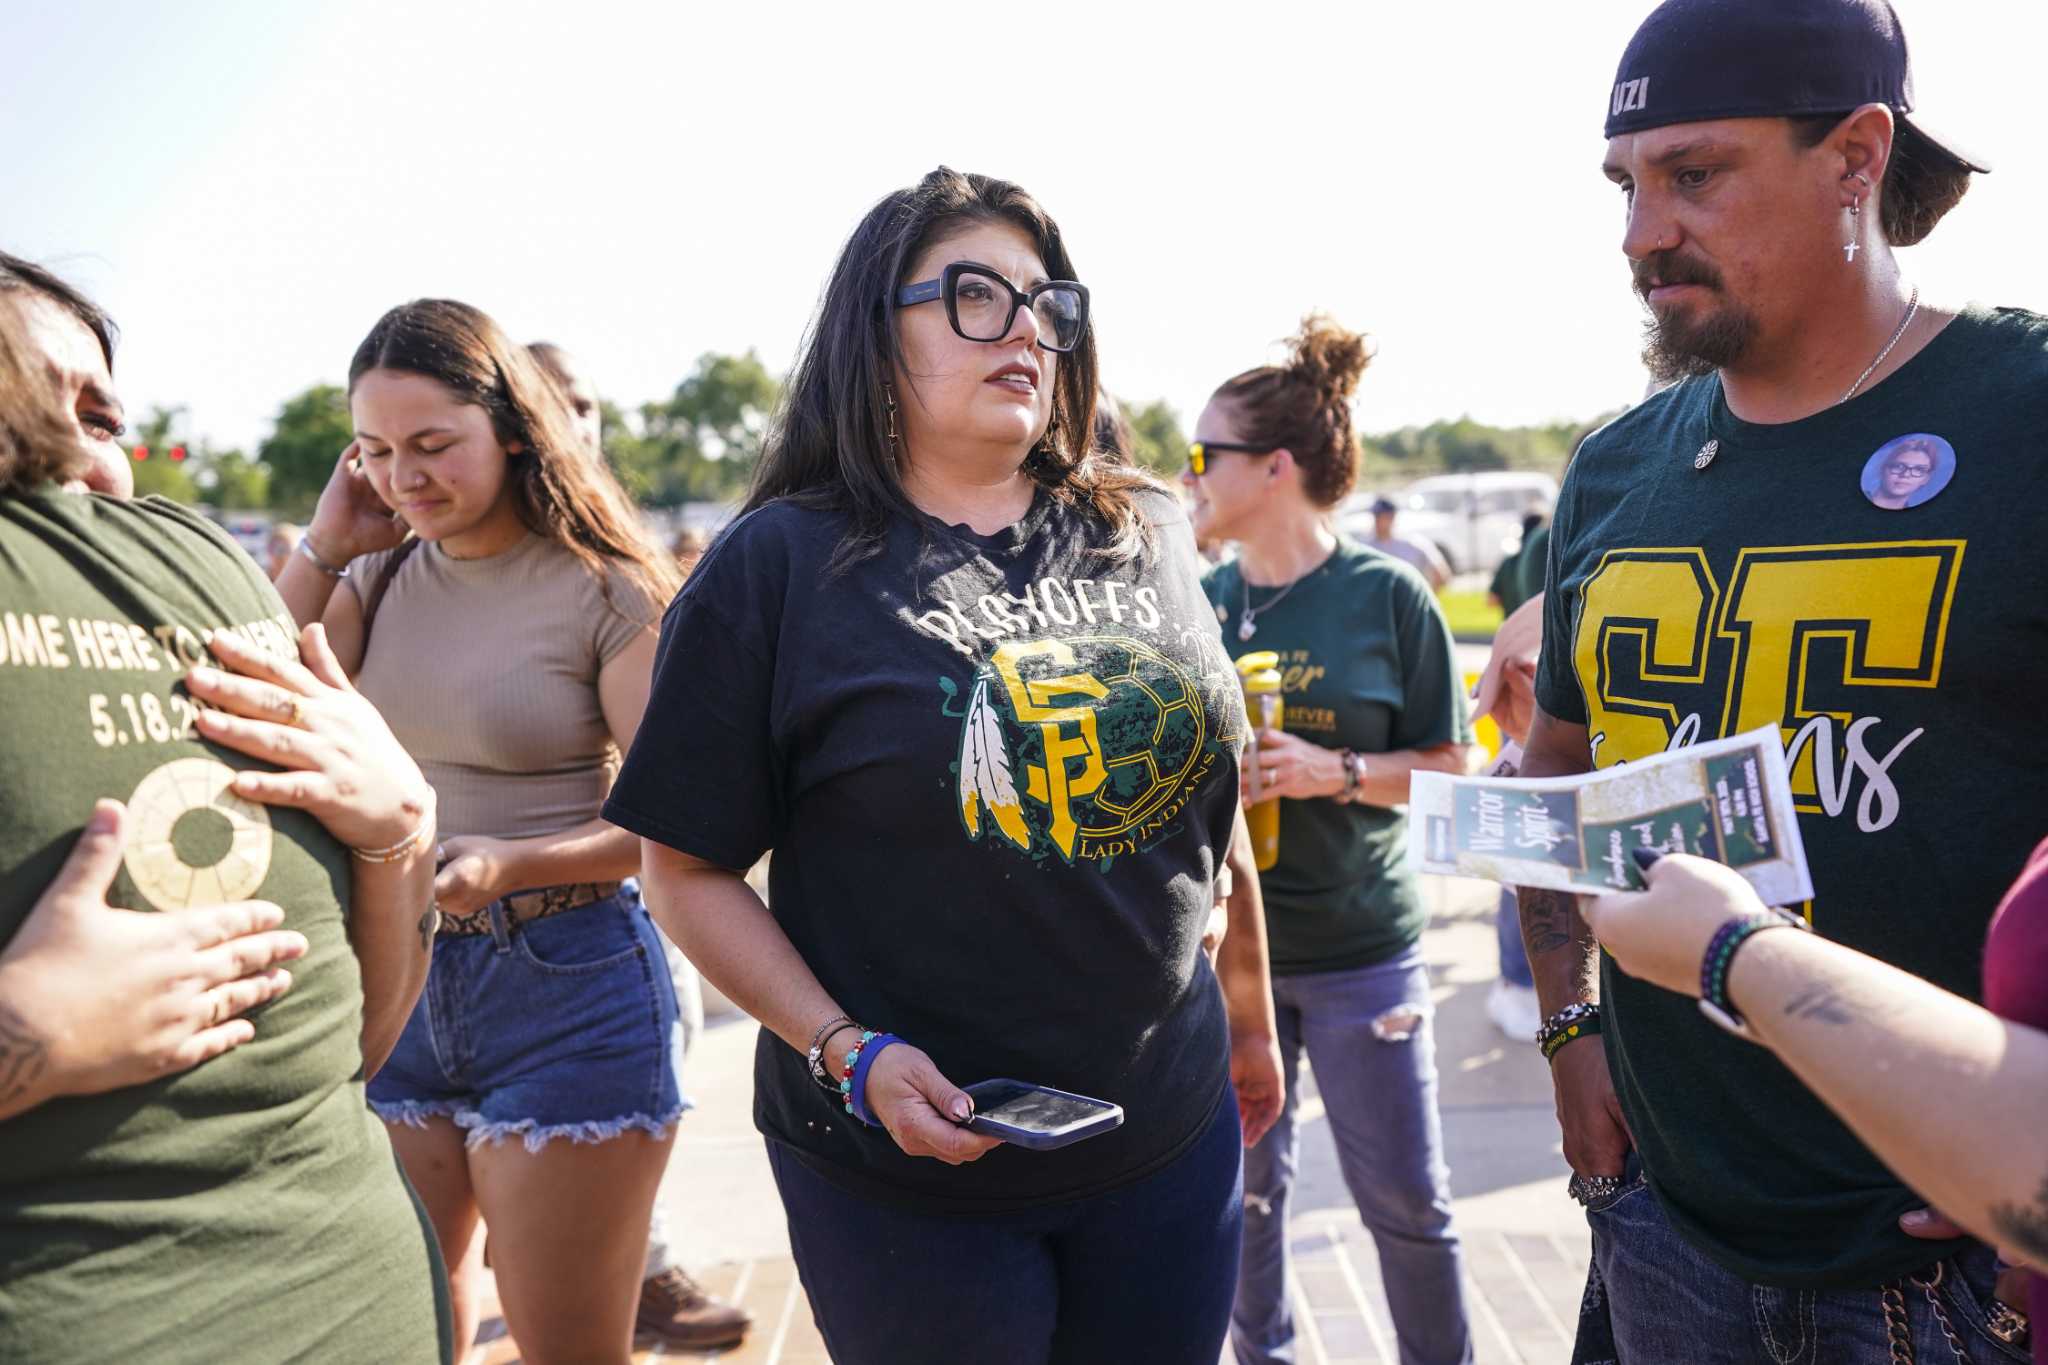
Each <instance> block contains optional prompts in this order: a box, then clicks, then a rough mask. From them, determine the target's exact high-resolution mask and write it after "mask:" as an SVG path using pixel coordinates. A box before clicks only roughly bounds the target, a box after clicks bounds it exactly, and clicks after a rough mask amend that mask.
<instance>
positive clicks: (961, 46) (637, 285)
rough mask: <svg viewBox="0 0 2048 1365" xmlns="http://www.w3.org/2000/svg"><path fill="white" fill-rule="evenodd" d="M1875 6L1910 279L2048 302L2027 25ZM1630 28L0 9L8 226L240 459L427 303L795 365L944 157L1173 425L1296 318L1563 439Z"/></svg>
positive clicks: (1085, 12) (1112, 380)
mask: <svg viewBox="0 0 2048 1365" xmlns="http://www.w3.org/2000/svg"><path fill="white" fill-rule="evenodd" d="M1897 6H1898V9H1899V11H1900V14H1901V17H1902V18H1903V20H1904V22H1905V25H1906V31H1907V35H1908V37H1909V39H1910V40H1911V43H1912V47H1913V52H1914V56H1915V66H1916V78H1917V83H1918V94H1919V107H1920V109H1921V111H1922V112H1923V113H1924V115H1925V116H1926V118H1927V119H1928V121H1929V123H1930V124H1931V125H1932V126H1934V127H1936V128H1938V129H1941V130H1943V131H1944V132H1947V133H1950V134H1952V135H1954V136H1955V137H1957V138H1958V139H1959V140H1960V141H1962V142H1963V143H1964V145H1966V146H1968V147H1969V148H1971V149H1972V150H1973V151H1975V152H1977V153H1978V154H1980V155H1982V156H1985V157H1987V158H1989V159H1990V160H1992V161H1993V162H1994V163H1995V164H1996V166H1997V167H1998V170H1997V172H1996V173H1995V174H1993V175H1991V176H1989V177H1985V178H1983V179H1982V181H1981V183H1979V184H1978V186H1977V187H1976V188H1975V189H1974V190H1973V191H1972V193H1971V195H1970V198H1969V199H1968V200H1966V201H1965V202H1964V204H1963V205H1962V206H1961V207H1960V208H1959V209H1958V210H1957V211H1956V213H1955V214H1954V215H1953V216H1952V217H1951V218H1950V219H1949V220H1948V221H1947V222H1945V223H1944V224H1943V225H1942V227H1941V228H1940V230H1939V231H1937V232H1936V233H1935V234H1934V237H1933V238H1932V240H1931V241H1930V242H1929V243H1928V244H1927V245H1926V246H1924V247H1920V248H1916V249H1915V250H1914V251H1912V252H1909V253H1907V268H1908V271H1909V272H1910V273H1911V274H1912V276H1913V277H1914V278H1916V279H1917V280H1918V281H1919V282H1920V283H1921V284H1922V285H1923V287H1924V289H1925V292H1926V293H1927V294H1928V296H1929V297H1931V298H1934V299H1937V300H1941V301H1945V302H1958V301H1962V300H1965V299H1978V300H1981V301H1984V302H1989V303H2020V304H2027V305H2031V306H2034V307H2040V308H2044V309H2048V255H2044V253H2043V251H2042V250H2041V247H2040V242H2041V238H2042V236H2043V233H2044V230H2048V152H2044V151H2043V149H2042V146H2041V142H2040V139H2039V130H2040V128H2041V127H2042V111H2041V109H2040V106H2039V103H2038V96H2037V95H2036V94H2035V93H2034V91H2035V90H2036V89H2037V86H2038V80H2037V77H2038V66H2039V61H2040V54H2041V52H2042V51H2044V50H2048V5H2041V4H2009V3H1993V0H1938V2H1937V0H1897ZM1649 8H1650V6H1649V4H1648V2H1647V0H1570V3H1566V4H1529V3H1526V2H1525V0H1466V2H1456V0H1446V2H1445V3H1439V4H1419V5H1418V4H1403V5H1398V6H1397V5H1392V4H1387V3H1383V2H1382V0H1365V2H1364V3H1354V4H1337V3H1318V4H1294V3H1286V2H1284V0H1264V2H1263V3H1259V4H1254V5H1235V6H1230V7H1228V8H1215V7H1208V6H1201V5H1179V6H1167V5H1139V4H1134V3H1118V2H1117V0H1093V3H1087V4H1066V3H1043V2H1041V3H1038V4H1034V5H1032V6H1030V7H1028V9H1027V10H1025V11H1017V12H1014V14H1013V12H1011V11H1005V10H996V11H982V10H978V9H976V8H974V7H968V6H961V5H957V4H949V5H940V4H930V5H928V4H888V3H881V4H866V5H845V4H835V5H825V4H813V3H808V0H797V2H796V3H787V4H779V5H772V6H771V5H753V4H729V5H722V6H715V7H714V6H705V5H693V4H670V3H662V4H656V3H613V2H612V0H578V3H575V4H553V5H539V4H530V3H522V2H521V0H494V3H490V4H455V3H405V4H399V3H371V2H369V0H346V2H343V0H334V2H333V3H312V2H310V0H306V2H303V3H302V2H301V0H284V2H283V3H272V2H270V0H188V2H185V3H171V2H170V0H159V2H158V3H143V2H142V0H128V2H127V3H115V2H114V0H81V3H78V4H71V5H55V4H33V5H31V4H16V5H9V6H7V7H5V9H4V10H0V63H4V64H5V66H6V70H7V78H6V80H5V82H4V83H0V127H4V128H5V129H6V130H7V151H6V154H5V155H4V156H0V245H4V246H6V247H7V248H8V249H10V250H12V251H15V252H17V253H19V254H22V255H26V256H29V257H32V258H35V259H39V260H42V261H44V262H46V263H50V264H54V265H55V266H56V267H57V268H58V269H59V270H60V271H61V272H62V273H64V274H66V275H67V276H69V277H70V278H71V279H73V280H74V281H76V282H77V283H79V284H81V285H83V286H84V287H85V288H86V289H87V290H88V291H89V292H91V293H92V294H93V295H95V296H96V297H97V298H98V299H99V300H100V301H101V302H102V303H103V304H105V305H106V306H107V307H108V308H109V309H110V310H111V311H112V312H113V313H114V315H115V316H116V318H117V319H118V320H119V322H120V323H121V326H122V328H123V331H124V334H125V338H126V340H125V342H124V345H123V349H122V352H121V355H120V363H119V379H120V383H121V387H122V390H123V392H124V394H125V396H126V397H127V398H128V401H129V405H130V407H131V409H133V410H136V411H142V410H145V409H146V408H147V406H148V405H149V404H151V403H153V402H165V403H184V404H187V405H188V406H189V407H190V409H191V422H192V426H193V429H194V430H195V431H196V432H197V433H200V434H205V435H209V436H211V437H213V438H215V439H217V440H220V441H223V442H227V443H242V444H250V443H253V442H254V441H255V440H257V439H259V438H260V436H261V435H262V434H263V432H264V431H265V430H267V428H268V423H269V419H270V417H271V415H272V414H274V413H275V411H276V410H277V407H278V405H279V404H280V403H281V402H282V401H283V400H284V399H285V398H286V397H288V396H289V395H291V394H292V393H295V392H297V391H298V390H300V389H301V388H303V387H305V386H306V385H307V384H310V383H313V382H316V381H320V380H329V381H335V382H339V381H340V380H342V379H343V378H344V375H345V371H346V368H347V364H348V357H349V354H350V353H351V351H352V350H353V349H354V347H355V345H356V343H357V342H358V341H359V340H360V339H361V337H362V335H363V334H364V332H365V331H367V330H368V328H369V326H370V324H371V323H372V322H373V321H374V320H375V319H376V317H377V315H378V314H379V313H381V312H382V311H383V310H384V309H385V308H387V307H388V306H390V305H391V304H394V303H397V302H399V301H401V300H403V299H407V298H411V297H415V296H419V295H423V294H437V295H447V296H453V297H456V298H461V299H465V300H467V301H469V302H472V303H475V304H477V305H479V306H481V307H483V308H485V309H486V310H488V311H489V312H491V313H493V314H494V315H496V316H497V318H498V319H499V320H500V321H501V322H503V323H504V324H505V325H506V326H507V327H508V328H509V329H510V331H511V332H512V334H513V335H514V336H515V337H519V338H522V339H534V338H540V337H546V338H548V339H551V340H555V341H558V342H560V343H562V344H563V345H565V346H567V347H569V348H570V349H571V350H572V351H574V352H576V353H577V354H578V355H579V356H581V357H582V359H583V360H584V363H585V365H586V366H587V367H588V368H589V369H590V371H591V372H592V375H593V378H594V379H595V381H596V383H597V386H598V388H599V389H600V390H601V391H602V392H604V393H605V394H607V395H608V396H609V397H612V398H614V399H615V400H618V401H620V402H622V403H625V404H628V405H630V404H634V403H638V402H640V401H642V400H644V399H648V398H654V397H659V396H662V395H664V394H666V393H667V392H668V390H669V389H670V388H671V387H672V386H673V385H674V384H675V383H676V381H678V380H679V379H681V378H682V377H683V376H684V375H685V374H686V373H688V371H689V370H690V368H691V366H692V364H693V363H694V361H695V359H696V357H697V356H698V355H699V354H700V353H702V352H705V351H709V350H721V351H740V350H745V349H747V348H748V347H752V348H755V349H756V350H758V351H759V352H760V354H761V356H762V357H763V359H764V360H765V361H767V363H768V364H769V365H770V366H771V367H772V368H774V369H777V370H781V369H784V368H786V367H787V366H788V364H789V362H790V360H791V358H792V356H793V354H794V351H795V347H796V344H797V340H798V337H799V335H800V333H801V331H802V329H803V327H804V325H805V323H806V321H807V320H808V318H809V315H810V312H811V309H812V307H813V305H814V304H815V302H816V299H817V295H818V290H819V287H820V285H821V284H822V282H823V280H824V277H825V275H826V272H827V271H828V269H829V268H830V266H831V263H832V260H833V256H834V253H835V252H836V250H837V249H838V246H839V244H840V243H841V241H842V240H843V239H844V237H845V235H846V233H847V232H848V231H849V230H850V229H851V228H852V226H853V224H854V223H855V221H856V220H857V219H858V218H859V217H860V215H861V214H862V213H863V212H864V211H865V210H866V209H867V207H868V206H869V205H870V204H871V203H872V202H873V201H874V200H875V199H876V198H878V197H879V196H880V195H881V194H883V193H884V192H886V191H887V190H889V189H890V188H892V187H894V186H897V185H901V184H906V183H909V182H911V181H913V180H915V179H916V178H917V177H918V176H919V175H920V174H922V173H923V172H924V171H926V170H928V169H930V168H931V167H932V166H933V165H935V164H938V163H940V162H944V163H946V164H949V165H952V166H955V167H958V168H960V169H963V170H978V171H984V172H988V173H991V174H997V175H1003V176H1007V177H1009V178H1011V179H1014V180H1017V181H1019V182H1021V183H1022V184H1024V185H1025V186H1026V187H1028V188H1029V189H1030V190H1031V191H1032V192H1033V193H1034V194H1036V195H1037V196H1038V197H1039V198H1040V200H1041V201H1042V202H1044V203H1045V204H1046V206H1047V207H1048V208H1049V209H1050V210H1051V211H1052V212H1053V214H1054V215H1055V216H1056V217H1057V218H1058V219H1059V220H1060V223H1061V225H1062V227H1063V229H1064V230H1065V232H1066V235H1067V239H1068V242H1069V244H1070V246H1071V248H1072V250H1073V253H1074V256H1075V259H1076V261H1077V263H1078V266H1079V269H1080V273H1081V276H1082V278H1083V279H1084V280H1085V281H1086V282H1087V283H1088V284H1089V286H1090V288H1091V291H1092V293H1093V297H1094V301H1095V316H1096V320H1097V323H1098V328H1099V334H1100V338H1101V344H1102V356H1103V371H1104V379H1105V382H1106V383H1107V384H1108V386H1109V387H1110V388H1111V389H1113V390H1114V391H1116V392H1119V393H1121V394H1123V395H1125V396H1127V397H1131V398H1136V399H1139V400H1144V399H1149V398H1152V397H1164V398H1166V399H1168V400H1169V401H1171V402H1172V403H1173V404H1174V405H1175V406H1176V407H1177V408H1179V409H1180V410H1181V412H1182V414H1183V415H1184V417H1186V418H1189V419H1191V418H1192V416H1193V414H1194V411H1195V410H1196V409H1197V408H1199V406H1200V404H1201V402H1202V401H1203V399H1204V398H1205V396H1206V395H1207V393H1208V392H1209V391H1210V390H1211V389H1212V388H1213V387H1214V386H1215V385H1216V384H1217V383H1218V382H1219V381H1220V380H1222V379H1223V378H1225V377H1227V376H1228V375H1230V374H1232V373H1234V372H1236V371H1237V370H1239V369H1242V368H1244V367H1245V366H1247V365H1252V364H1257V363H1259V362H1261V361H1264V360H1266V359H1268V358H1269V356H1270V355H1271V354H1272V351H1273V344H1274V343H1275V342H1276V341H1277V340H1278V339H1279V338H1282V337H1284V336H1285V335H1286V334H1287V333H1288V332H1289V331H1291V330H1292V328H1293V326H1294V324H1295V322H1296V321H1297V320H1298V318H1299V317H1300V315H1301V314H1302V313H1303V312H1305V311H1306V310H1308V309H1310V308H1312V307H1322V308H1326V309H1328V310H1330V311H1331V312H1333V313H1335V314H1336V316H1337V317H1338V318H1339V319H1340V320H1341V321H1343V322H1345V323H1347V324H1349V325H1351V326H1355V327H1362V328H1365V329H1367V330H1370V331H1372V332H1373V333H1374V334H1375V335H1376V336H1377V338H1378V340H1379V343H1380V358H1379V360H1378V362H1377V363H1376V364H1375V366H1374V368H1373V371H1372V373H1371V374H1370V375H1368V377H1367V379H1366V381H1365V384H1364V386H1363V390H1362V393H1361V400H1360V421H1361V423H1362V425H1363V426H1364V427H1365V428H1366V429H1368V430H1380V429H1385V428H1388V427H1393V426H1399V425H1403V424H1406V423H1410V422H1424V421H1428V420H1430V419H1432V418H1437V417H1455V416H1457V415H1458V414H1460V413H1465V412H1469V413H1471V414H1472V415H1474V416H1476V417H1479V418H1481V419H1482V420H1487V421H1492V422H1500V423H1522V422H1536V421H1547V420H1553V419H1557V418H1567V417H1580V416H1590V415H1592V414H1593V413H1595V412H1597V411H1599V410H1601V409H1604V408H1609V407H1612V406H1615V405H1617V404H1618V403H1620V402H1623V401H1626V400H1628V399H1630V398H1633V397H1634V396H1636V395H1637V394H1639V393H1640V391H1641V388H1642V382H1643V380H1642V374H1641V371H1640V368H1639V366H1638V365H1637V363H1636V360H1635V353H1636V337H1637V332H1638V318H1639V314H1638V310H1637V306H1636V304H1635V301H1634V299H1633V297H1632V296H1631V295H1630V293H1629V290H1628V287H1627V277H1626V274H1625V271H1624V269H1623V266H1622V262H1621V257H1620V252H1619V242H1620V233H1621V227H1622V205H1621V199H1620V196H1619V194H1618V193H1617V191H1615V190H1614V189H1613V188H1612V187H1611V186H1609V185H1608V184H1607V183H1606V181H1605V180H1603V179H1602V178H1601V176H1600V174H1599V169H1598V167H1599V162H1600V157H1601V153H1602V150H1603V144H1602V141H1601V138H1600V124H1601V119H1602V117H1603V115H1604V113H1605V111H1606V105H1607V100H1608V91H1609V87H1610V86H1611V84H1612V82H1613V79H1614V68H1615V64H1616V62H1617V61H1618V60H1619V57H1620V54H1621V49H1622V47H1623V46H1624V45H1625V43H1626V42H1627V39H1628V36H1629V34H1630V33H1631V32H1632V31H1633V28H1634V26H1635V24H1636V23H1637V22H1638V21H1639V20H1640V18H1641V17H1642V16H1643V15H1644V14H1645V13H1647V12H1648V10H1649ZM1026 15H1028V17H1029V20H1030V22H1029V23H1028V24H1027V23H1025V22H1022V21H1021V19H1020V17H1019V16H1026Z"/></svg>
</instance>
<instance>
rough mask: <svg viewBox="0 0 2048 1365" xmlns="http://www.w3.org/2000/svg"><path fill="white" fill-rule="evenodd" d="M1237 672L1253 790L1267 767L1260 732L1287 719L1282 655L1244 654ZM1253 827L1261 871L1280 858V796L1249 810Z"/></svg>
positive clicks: (1254, 858)
mask: <svg viewBox="0 0 2048 1365" xmlns="http://www.w3.org/2000/svg"><path fill="white" fill-rule="evenodd" d="M1237 676H1238V679H1239V681H1241V682H1242V683H1243V684H1244V709H1245V714H1246V715H1247V716H1249V717H1250V718H1251V724H1252V744H1251V750H1250V752H1249V753H1248V754H1247V756H1246V760H1245V761H1246V762H1248V763H1250V764H1251V765H1252V790H1253V791H1254V792H1256V791H1257V790H1258V789H1259V778H1260V776H1261V775H1262V773H1263V771H1264V770H1263V769H1262V768H1261V767H1260V766H1259V732H1260V731H1262V730H1277V729H1279V728H1280V722H1281V721H1282V720H1284V719H1286V715H1287V705H1286V703H1285V702H1283V701H1282V700H1281V699H1280V656H1279V655H1278V654H1276V653H1274V652H1273V651H1272V650H1270V649H1261V650H1256V651H1254V652H1252V653H1250V654H1245V655H1242V656H1240V657H1239V658H1238V661H1237ZM1245 824H1246V825H1247V826H1248V827H1249V828H1250V830H1251V836H1252V862H1253V864H1254V865H1255V866H1256V867H1257V868H1258V869H1259V871H1261V872H1265V871H1269V870H1270V869H1271V868H1272V866H1273V864H1275V863H1277V862H1279V861H1280V798H1279V797H1277V796H1268V797H1266V798H1264V799H1263V800H1261V801H1258V802H1257V803H1255V804H1254V805H1253V806H1252V808H1251V809H1250V810H1248V811H1246V812H1245Z"/></svg>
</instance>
